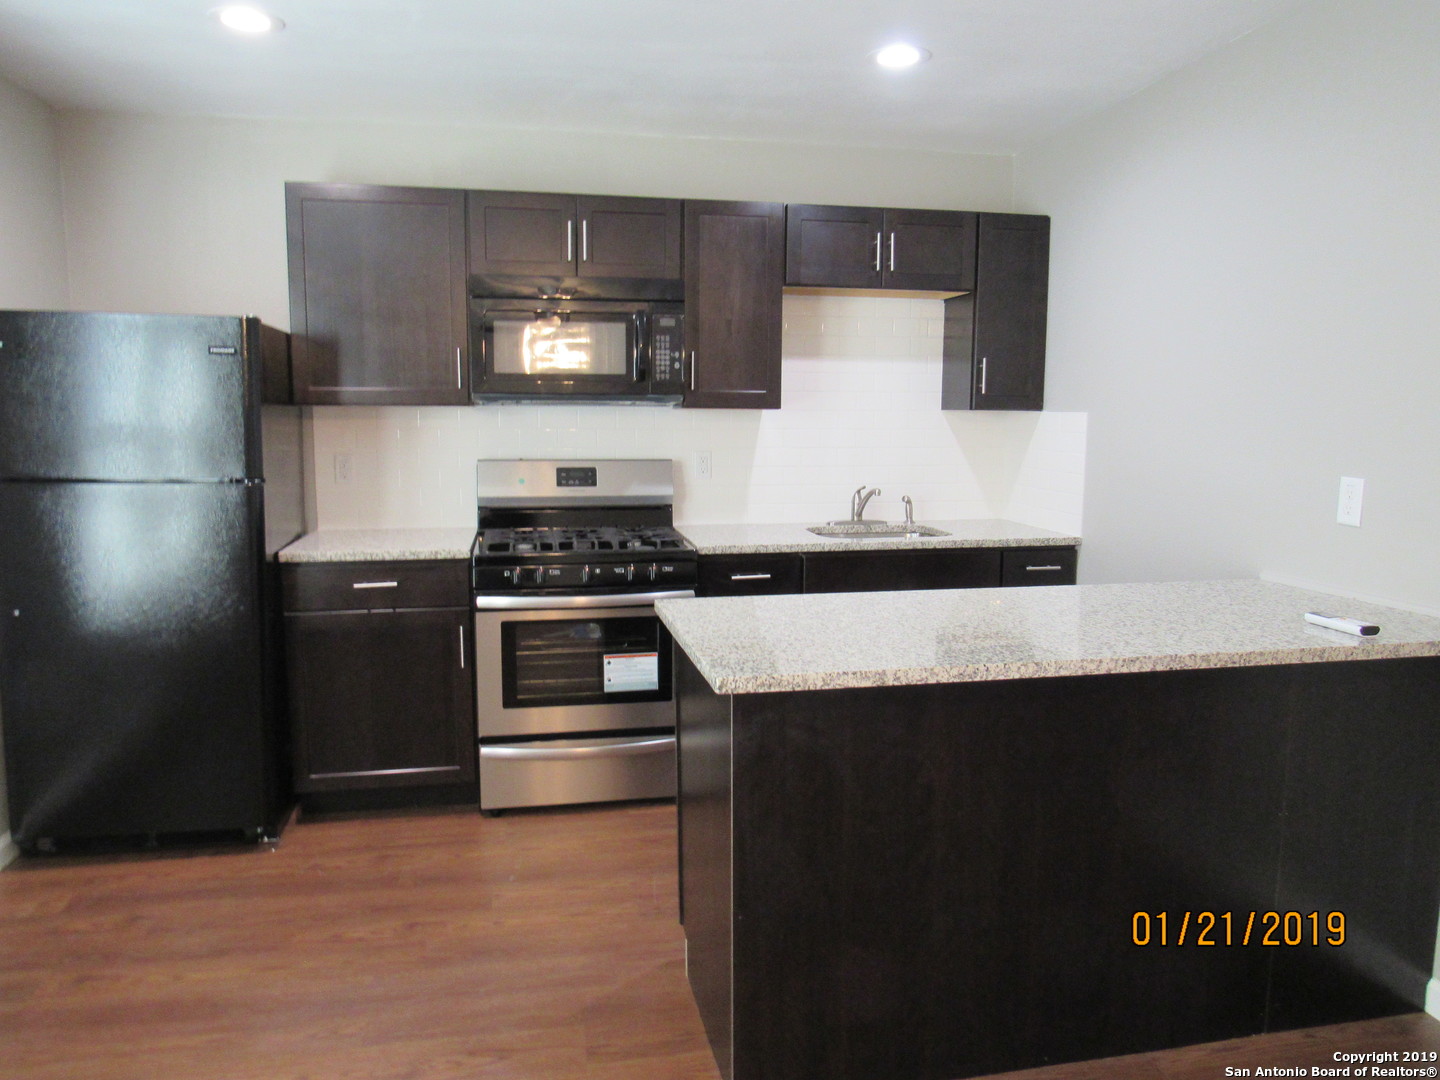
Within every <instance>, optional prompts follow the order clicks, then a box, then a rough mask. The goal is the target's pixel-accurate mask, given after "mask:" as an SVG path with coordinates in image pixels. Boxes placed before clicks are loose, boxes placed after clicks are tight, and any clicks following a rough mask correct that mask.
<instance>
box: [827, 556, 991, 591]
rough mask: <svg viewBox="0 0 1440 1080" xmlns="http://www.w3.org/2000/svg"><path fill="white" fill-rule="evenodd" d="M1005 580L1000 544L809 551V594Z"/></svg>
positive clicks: (981, 585)
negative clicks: (979, 546)
mask: <svg viewBox="0 0 1440 1080" xmlns="http://www.w3.org/2000/svg"><path fill="white" fill-rule="evenodd" d="M999 584H1000V551H999V549H997V548H928V549H898V550H896V549H890V550H886V551H837V552H829V551H825V552H817V553H808V552H807V553H806V555H805V591H806V592H807V593H836V592H883V591H886V590H892V589H973V588H987V587H990V586H996V585H999Z"/></svg>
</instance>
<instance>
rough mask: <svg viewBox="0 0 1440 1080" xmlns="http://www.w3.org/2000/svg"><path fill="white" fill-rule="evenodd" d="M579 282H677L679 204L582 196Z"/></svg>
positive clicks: (674, 202) (579, 210)
mask: <svg viewBox="0 0 1440 1080" xmlns="http://www.w3.org/2000/svg"><path fill="white" fill-rule="evenodd" d="M577 206H578V212H579V217H580V250H579V253H578V255H579V264H578V265H579V275H580V277H588V278H594V277H604V278H643V279H647V280H649V279H655V278H679V277H680V229H681V224H682V222H683V220H684V214H683V209H682V208H683V206H684V203H682V202H681V200H679V199H633V198H625V197H621V196H609V195H581V196H580V197H579V199H578V200H577Z"/></svg>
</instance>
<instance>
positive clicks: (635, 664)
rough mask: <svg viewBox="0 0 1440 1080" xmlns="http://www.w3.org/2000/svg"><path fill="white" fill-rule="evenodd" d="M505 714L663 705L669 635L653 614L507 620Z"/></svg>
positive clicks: (666, 698) (667, 686)
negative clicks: (624, 703)
mask: <svg viewBox="0 0 1440 1080" xmlns="http://www.w3.org/2000/svg"><path fill="white" fill-rule="evenodd" d="M500 647H501V649H502V656H501V672H502V680H503V683H504V685H503V687H502V694H503V698H504V704H505V708H507V709H521V708H533V707H537V706H544V705H603V704H605V703H606V702H621V701H669V700H670V633H669V631H667V630H666V629H665V627H664V626H663V625H662V624H661V622H660V620H659V619H658V618H656V617H655V616H654V615H644V616H637V617H634V618H617V617H611V616H607V617H606V618H603V619H584V618H577V619H545V620H537V621H534V622H526V621H523V620H520V621H513V622H512V621H506V622H504V623H502V624H501V627H500Z"/></svg>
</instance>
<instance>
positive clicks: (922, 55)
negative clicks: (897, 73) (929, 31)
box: [874, 41, 930, 68]
mask: <svg viewBox="0 0 1440 1080" xmlns="http://www.w3.org/2000/svg"><path fill="white" fill-rule="evenodd" d="M874 55H875V62H876V63H877V64H879V65H880V66H881V67H887V68H907V67H914V66H915V65H916V64H918V63H920V61H922V60H929V59H930V50H929V49H921V48H918V47H917V46H914V45H907V44H906V43H905V42H903V41H897V42H895V44H893V45H886V46H885V47H884V48H883V49H880V50H878V51H876V53H875V54H874Z"/></svg>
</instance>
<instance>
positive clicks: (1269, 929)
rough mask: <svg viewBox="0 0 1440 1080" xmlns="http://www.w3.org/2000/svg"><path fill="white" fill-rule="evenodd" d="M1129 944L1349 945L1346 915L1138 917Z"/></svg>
mask: <svg viewBox="0 0 1440 1080" xmlns="http://www.w3.org/2000/svg"><path fill="white" fill-rule="evenodd" d="M1130 943H1131V944H1132V945H1138V946H1141V947H1144V946H1147V945H1165V946H1168V945H1198V946H1206V945H1218V946H1221V947H1224V946H1227V945H1270V946H1280V945H1290V946H1299V945H1310V946H1312V947H1313V946H1320V945H1330V946H1339V945H1344V944H1345V913H1344V912H1343V911H1330V912H1320V911H1308V912H1307V911H1220V912H1215V911H1155V912H1149V911H1137V912H1135V914H1134V915H1132V916H1131V918H1130ZM1277 1075H1279V1074H1277ZM1296 1075H1298V1074H1296ZM1342 1075H1343V1074H1342Z"/></svg>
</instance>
